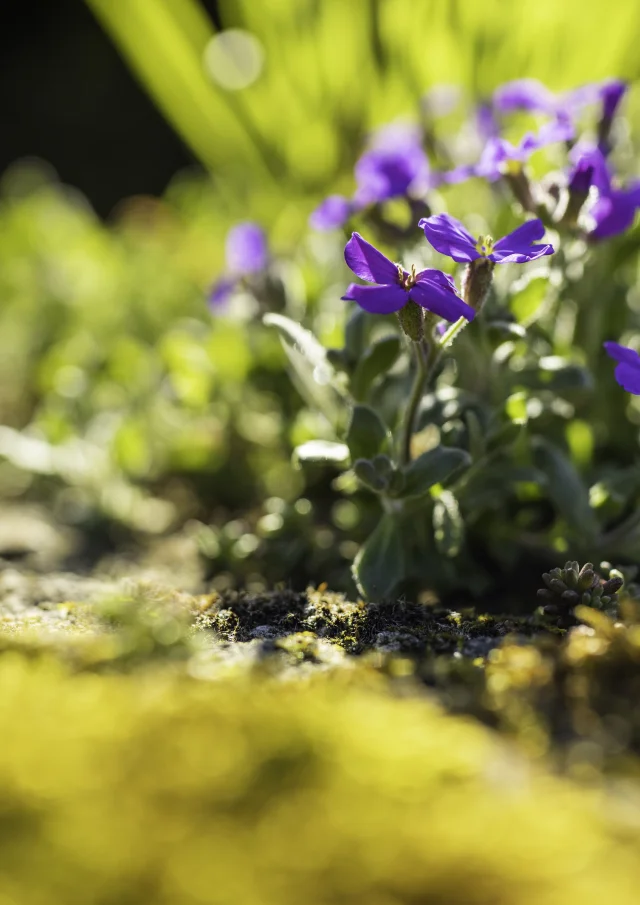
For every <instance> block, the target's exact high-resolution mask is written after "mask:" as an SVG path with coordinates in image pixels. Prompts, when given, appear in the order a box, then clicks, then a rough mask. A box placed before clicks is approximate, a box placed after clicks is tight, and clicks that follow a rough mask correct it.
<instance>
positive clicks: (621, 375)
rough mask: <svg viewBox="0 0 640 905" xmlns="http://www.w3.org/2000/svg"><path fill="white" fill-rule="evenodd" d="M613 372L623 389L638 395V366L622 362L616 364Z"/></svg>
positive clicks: (639, 383)
mask: <svg viewBox="0 0 640 905" xmlns="http://www.w3.org/2000/svg"><path fill="white" fill-rule="evenodd" d="M613 374H614V377H615V378H616V380H617V381H618V383H619V384H620V386H621V387H622V389H623V390H626V391H627V393H633V394H634V396H640V367H638V368H636V367H633V366H632V365H628V364H626V363H622V364H619V365H617V367H616V369H615V371H614V372H613Z"/></svg>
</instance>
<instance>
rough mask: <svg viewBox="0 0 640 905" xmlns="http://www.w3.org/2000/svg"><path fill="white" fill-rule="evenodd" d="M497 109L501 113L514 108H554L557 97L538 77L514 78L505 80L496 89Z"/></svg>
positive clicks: (495, 101)
mask: <svg viewBox="0 0 640 905" xmlns="http://www.w3.org/2000/svg"><path fill="white" fill-rule="evenodd" d="M493 100H494V103H495V106H496V109H497V110H499V111H500V112H501V113H510V112H511V111H512V110H530V111H532V112H536V111H539V110H540V111H543V112H548V111H551V110H553V108H554V105H555V97H554V95H553V94H552V92H551V91H549V89H548V88H547V87H545V86H544V85H543V84H542V82H539V81H538V80H537V79H514V81H512V82H505V84H504V85H501V86H500V87H499V88H497V89H496V91H495V92H494V95H493Z"/></svg>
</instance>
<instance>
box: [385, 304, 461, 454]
mask: <svg viewBox="0 0 640 905" xmlns="http://www.w3.org/2000/svg"><path fill="white" fill-rule="evenodd" d="M468 323H469V321H468V320H467V319H466V317H461V318H460V319H459V320H457V321H456V322H455V324H452V325H451V326H450V327H449V329H448V330H447V332H446V333H445V334H444V335H443V336H442V337H441V339H440V341H439V342H436V341H435V339H434V337H433V335H432V331H431V330H430V329H428V328H427V329H426V331H425V336H424V339H423V340H422V341H421V342H413V343H411V345H412V346H413V349H414V357H415V359H416V376H415V379H414V381H413V386H412V388H411V396H410V397H409V403H408V405H407V410H406V412H405V415H404V424H403V426H402V448H401V450H400V464H401V465H408V464H409V462H410V461H411V437H412V436H413V429H414V426H415V420H416V413H417V411H418V406H419V404H420V400H421V399H422V396H423V395H424V391H425V389H426V388H427V387H428V386H430V384H431V381H432V379H433V376H434V374H435V372H436V369H437V367H438V364H439V363H440V359H441V358H442V356H443V354H444V350H445V348H446V347H447V346H448V345H450V344H451V343H452V342H453V340H454V339H455V338H456V336H457V335H458V333H459V332H460V331H461V330H462V328H463V327H466V325H467V324H468Z"/></svg>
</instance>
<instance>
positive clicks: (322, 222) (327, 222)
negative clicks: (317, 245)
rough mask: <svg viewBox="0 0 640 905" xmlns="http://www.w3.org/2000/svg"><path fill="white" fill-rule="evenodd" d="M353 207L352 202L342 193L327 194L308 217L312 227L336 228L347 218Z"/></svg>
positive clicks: (322, 228)
mask: <svg viewBox="0 0 640 905" xmlns="http://www.w3.org/2000/svg"><path fill="white" fill-rule="evenodd" d="M352 209H353V205H352V203H351V202H350V201H349V199H348V198H345V197H344V196H343V195H329V197H328V198H325V199H324V201H323V202H322V204H320V205H319V206H318V207H317V208H316V209H315V210H314V212H313V213H312V214H311V216H310V217H309V224H310V226H312V227H313V229H318V230H325V229H337V228H338V227H339V226H344V224H345V223H346V222H347V220H348V219H349V216H350V215H351V211H352Z"/></svg>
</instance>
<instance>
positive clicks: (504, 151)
mask: <svg viewBox="0 0 640 905" xmlns="http://www.w3.org/2000/svg"><path fill="white" fill-rule="evenodd" d="M573 135H574V129H573V126H572V124H571V122H570V121H569V120H568V119H567V117H566V116H564V115H563V116H558V117H557V118H556V119H554V120H552V121H551V122H548V123H545V124H544V125H543V126H542V127H541V128H540V130H539V132H538V134H537V135H535V134H534V133H533V132H527V133H526V135H524V136H523V138H522V139H521V140H520V141H519V142H518V144H517V145H513V144H511V142H510V141H507V140H506V139H504V138H490V139H489V140H488V142H487V144H486V146H485V149H484V151H483V152H482V156H481V157H480V160H479V161H478V163H476V164H474V165H472V166H461V167H456V169H454V170H451V171H450V172H449V173H445V174H444V176H443V181H444V182H448V183H458V182H464V181H465V180H467V179H469V178H471V177H472V176H479V177H481V178H483V179H488V180H489V181H490V182H494V181H495V180H496V179H500V177H501V176H504V175H505V174H507V173H509V172H512V171H513V170H514V169H515V170H516V171H517V170H519V169H520V168H521V167H522V164H523V163H525V162H526V161H527V160H528V159H529V157H531V155H532V154H533V152H534V151H538V150H539V149H540V148H544V147H545V146H546V145H550V144H554V143H555V142H559V141H570V140H571V139H572V138H573Z"/></svg>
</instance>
